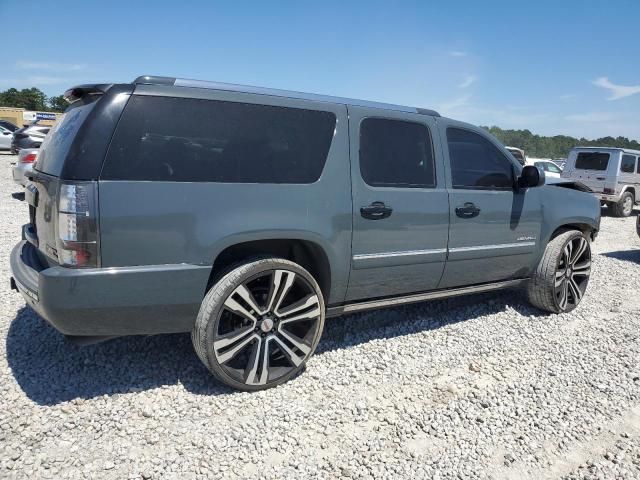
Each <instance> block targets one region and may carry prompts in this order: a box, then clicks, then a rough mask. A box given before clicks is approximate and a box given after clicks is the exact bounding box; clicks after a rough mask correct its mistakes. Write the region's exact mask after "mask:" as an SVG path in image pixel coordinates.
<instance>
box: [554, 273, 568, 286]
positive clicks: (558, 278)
mask: <svg viewBox="0 0 640 480" xmlns="http://www.w3.org/2000/svg"><path fill="white" fill-rule="evenodd" d="M566 275H567V270H566V269H564V270H557V271H556V283H555V287H556V288H558V287H559V286H560V285H562V282H564V280H565V278H566Z"/></svg>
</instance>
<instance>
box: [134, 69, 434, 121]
mask: <svg viewBox="0 0 640 480" xmlns="http://www.w3.org/2000/svg"><path fill="white" fill-rule="evenodd" d="M133 83H135V84H138V85H171V86H176V87H191V88H205V89H211V90H225V91H231V92H243V93H254V94H258V95H270V96H275V97H288V98H299V99H301V100H312V101H316V102H329V103H341V104H345V105H353V106H358V107H369V108H380V109H384V110H396V111H401V112H408V113H419V114H421V115H429V116H432V117H439V116H440V114H439V113H438V112H436V111H435V110H431V109H428V108H416V107H406V106H403V105H393V104H389V103H381V102H373V101H369V100H356V99H352V98H342V97H333V96H331V95H320V94H317V93H303V92H296V91H291V90H280V89H277V88H265V87H254V86H250V85H237V84H233V83H223V82H209V81H205V80H189V79H185V78H174V77H159V76H153V75H143V76H140V77H138V78H136V79H135V80H134V81H133Z"/></svg>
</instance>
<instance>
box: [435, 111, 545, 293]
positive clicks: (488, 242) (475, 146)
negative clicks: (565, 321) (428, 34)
mask: <svg viewBox="0 0 640 480" xmlns="http://www.w3.org/2000/svg"><path fill="white" fill-rule="evenodd" d="M438 125H439V128H440V135H441V138H442V143H443V147H444V148H445V150H446V158H447V161H446V162H445V163H446V166H447V170H446V171H447V187H448V190H449V204H450V208H449V220H450V222H449V224H450V227H449V249H448V250H449V253H448V257H447V263H446V265H445V270H444V274H443V277H442V281H441V282H440V285H439V288H450V287H456V286H462V285H473V284H480V283H488V282H496V281H500V280H507V279H513V278H524V277H527V276H529V275H530V274H531V271H532V268H533V267H534V265H533V263H534V262H535V252H536V249H537V243H538V241H539V236H540V229H541V226H542V205H541V201H540V195H541V194H542V190H543V189H541V188H531V189H520V190H515V189H514V177H515V175H516V174H518V173H519V172H520V169H521V167H520V166H519V165H517V164H516V163H515V162H514V161H513V160H512V159H511V158H510V157H509V156H508V155H507V154H506V153H504V151H503V147H501V146H499V144H497V142H495V140H494V139H492V138H491V137H490V136H489V135H488V134H486V133H485V132H484V131H482V130H481V129H474V128H473V127H470V126H468V125H466V124H460V123H458V122H455V121H452V120H447V119H442V120H440V119H439V120H438Z"/></svg>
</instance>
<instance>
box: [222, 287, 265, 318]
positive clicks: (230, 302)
mask: <svg viewBox="0 0 640 480" xmlns="http://www.w3.org/2000/svg"><path fill="white" fill-rule="evenodd" d="M234 293H235V291H234ZM232 297H233V293H232V294H231V295H230V296H229V298H227V299H226V300H225V301H224V306H225V307H226V308H227V309H228V310H230V311H232V312H233V313H236V314H238V315H240V316H241V317H244V318H245V319H247V320H249V321H251V322H253V324H254V325H255V324H256V322H257V321H258V319H257V318H256V317H255V316H254V315H253V314H252V313H251V312H249V311H248V310H247V309H246V308H244V307H243V306H242V305H240V304H239V303H238V302H236V301H235V300H234V299H233V298H232Z"/></svg>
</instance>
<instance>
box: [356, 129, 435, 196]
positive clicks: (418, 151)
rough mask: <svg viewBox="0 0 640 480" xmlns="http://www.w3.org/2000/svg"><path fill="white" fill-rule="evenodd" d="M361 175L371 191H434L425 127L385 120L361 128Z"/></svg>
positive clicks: (429, 150) (431, 164) (429, 143)
mask: <svg viewBox="0 0 640 480" xmlns="http://www.w3.org/2000/svg"><path fill="white" fill-rule="evenodd" d="M360 172H361V173H362V178H363V179H364V181H365V182H366V183H367V184H368V185H371V186H374V187H433V186H435V183H436V180H435V170H434V165H433V149H432V147H431V137H430V135H429V130H428V129H427V127H426V126H425V125H422V124H420V123H414V122H405V121H402V120H390V119H386V118H366V119H364V120H363V121H362V123H361V124H360Z"/></svg>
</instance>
